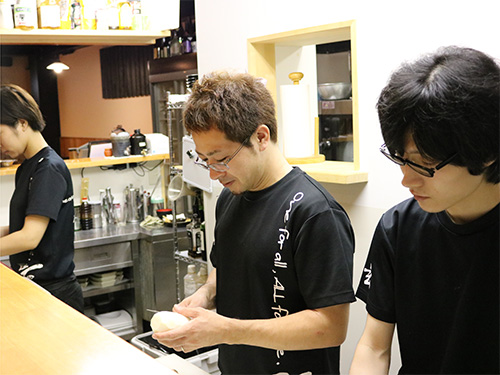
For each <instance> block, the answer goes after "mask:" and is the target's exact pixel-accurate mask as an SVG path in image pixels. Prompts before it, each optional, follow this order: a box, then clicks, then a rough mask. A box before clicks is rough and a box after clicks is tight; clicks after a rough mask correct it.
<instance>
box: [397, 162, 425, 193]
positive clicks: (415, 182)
mask: <svg viewBox="0 0 500 375" xmlns="http://www.w3.org/2000/svg"><path fill="white" fill-rule="evenodd" d="M401 172H403V179H402V180H401V184H402V185H403V186H404V187H407V188H414V187H417V186H420V185H422V181H423V179H424V176H422V175H421V174H419V173H418V172H416V171H415V170H413V169H412V168H411V167H410V166H408V164H406V165H402V166H401Z"/></svg>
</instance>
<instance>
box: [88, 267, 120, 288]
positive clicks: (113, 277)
mask: <svg viewBox="0 0 500 375" xmlns="http://www.w3.org/2000/svg"><path fill="white" fill-rule="evenodd" d="M122 279H123V271H122V270H119V271H111V272H103V273H95V274H93V275H90V282H91V283H92V285H94V286H97V287H99V288H105V287H108V286H113V285H115V284H116V283H117V282H118V281H120V280H122Z"/></svg>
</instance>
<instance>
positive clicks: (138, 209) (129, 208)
mask: <svg viewBox="0 0 500 375" xmlns="http://www.w3.org/2000/svg"><path fill="white" fill-rule="evenodd" d="M123 196H124V197H125V214H126V221H127V222H128V223H137V222H140V221H142V220H143V219H144V211H143V209H142V205H143V197H142V194H141V192H140V189H137V188H134V187H133V186H132V184H131V185H130V186H127V187H126V188H125V191H124V192H123Z"/></svg>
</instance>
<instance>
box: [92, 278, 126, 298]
mask: <svg viewBox="0 0 500 375" xmlns="http://www.w3.org/2000/svg"><path fill="white" fill-rule="evenodd" d="M133 287H134V282H133V281H132V280H128V279H127V280H122V281H120V282H119V283H118V284H115V285H112V286H108V287H104V288H103V287H98V286H93V285H89V286H87V287H85V288H82V291H83V298H88V297H94V296H99V295H101V294H107V293H114V292H119V291H120V290H126V289H132V288H133Z"/></svg>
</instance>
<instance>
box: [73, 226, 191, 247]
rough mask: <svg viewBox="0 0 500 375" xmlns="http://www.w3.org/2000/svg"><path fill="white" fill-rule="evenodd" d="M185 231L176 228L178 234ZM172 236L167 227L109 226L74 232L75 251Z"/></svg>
mask: <svg viewBox="0 0 500 375" xmlns="http://www.w3.org/2000/svg"><path fill="white" fill-rule="evenodd" d="M185 231H186V229H185V228H183V227H178V228H177V232H178V233H184V232H185ZM173 234H174V230H173V228H172V227H167V226H164V227H155V228H152V229H147V228H143V227H141V226H140V225H139V223H127V224H125V225H110V226H107V227H105V228H99V229H90V230H80V231H78V232H75V249H84V248H87V247H92V246H100V245H106V244H111V243H117V242H124V241H133V240H140V239H149V240H153V239H154V240H156V239H161V238H162V237H165V238H171V237H172V236H173ZM182 236H184V234H182Z"/></svg>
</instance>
